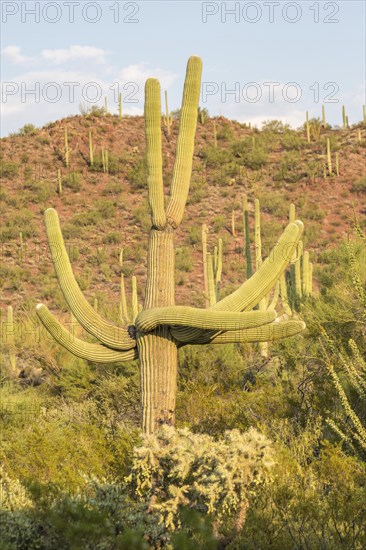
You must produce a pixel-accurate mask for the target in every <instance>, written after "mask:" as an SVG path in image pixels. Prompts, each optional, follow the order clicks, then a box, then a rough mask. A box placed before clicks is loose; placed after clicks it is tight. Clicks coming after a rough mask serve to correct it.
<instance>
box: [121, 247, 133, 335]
mask: <svg viewBox="0 0 366 550" xmlns="http://www.w3.org/2000/svg"><path fill="white" fill-rule="evenodd" d="M119 265H120V267H121V281H120V294H121V298H120V305H119V312H120V318H121V321H122V323H123V324H129V322H130V319H129V315H128V309H127V300H126V288H125V276H124V273H123V271H122V270H123V248H121V251H120V254H119Z"/></svg>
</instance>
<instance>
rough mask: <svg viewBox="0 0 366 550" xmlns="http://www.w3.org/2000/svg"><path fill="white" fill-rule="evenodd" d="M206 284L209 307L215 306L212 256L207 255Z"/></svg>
mask: <svg viewBox="0 0 366 550" xmlns="http://www.w3.org/2000/svg"><path fill="white" fill-rule="evenodd" d="M207 282H208V296H209V301H210V306H213V305H215V304H216V292H215V278H214V269H213V261H212V254H210V253H209V252H208V253H207Z"/></svg>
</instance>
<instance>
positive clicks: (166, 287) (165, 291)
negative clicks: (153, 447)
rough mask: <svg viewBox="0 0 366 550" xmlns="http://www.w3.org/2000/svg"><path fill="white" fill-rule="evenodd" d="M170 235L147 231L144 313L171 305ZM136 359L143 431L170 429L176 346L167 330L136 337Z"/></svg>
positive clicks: (172, 298) (172, 418)
mask: <svg viewBox="0 0 366 550" xmlns="http://www.w3.org/2000/svg"><path fill="white" fill-rule="evenodd" d="M173 236H174V233H173V231H172V230H171V229H169V228H167V229H165V230H164V231H156V230H154V229H153V230H151V233H150V239H149V251H148V264H147V281H146V293H145V304H144V310H147V309H150V308H154V307H163V306H173V305H174V244H173ZM137 346H138V350H139V357H140V373H141V380H140V383H141V402H142V415H143V430H144V431H145V432H147V433H152V432H154V431H155V430H156V429H157V428H158V427H159V425H160V424H170V425H174V422H175V414H174V411H175V398H176V386H177V369H178V354H177V344H176V342H175V340H174V338H173V336H172V335H171V333H170V328H169V326H160V327H158V328H156V329H155V330H154V331H152V332H149V333H143V332H142V333H138V334H137Z"/></svg>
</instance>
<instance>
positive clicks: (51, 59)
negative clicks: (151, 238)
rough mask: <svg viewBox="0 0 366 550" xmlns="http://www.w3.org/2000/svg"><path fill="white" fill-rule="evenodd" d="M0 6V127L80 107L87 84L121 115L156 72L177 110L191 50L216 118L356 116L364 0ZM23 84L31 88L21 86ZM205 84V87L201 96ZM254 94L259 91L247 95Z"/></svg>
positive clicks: (361, 96) (361, 84)
mask: <svg viewBox="0 0 366 550" xmlns="http://www.w3.org/2000/svg"><path fill="white" fill-rule="evenodd" d="M1 8H2V14H1V16H2V19H1V21H2V23H1V27H2V28H1V30H2V39H1V49H2V64H1V65H2V66H1V68H2V80H3V81H4V82H5V84H3V88H2V113H3V121H2V135H7V134H8V132H12V131H15V130H17V129H18V128H19V127H21V126H23V125H24V124H25V123H33V124H35V125H37V126H40V125H43V124H45V123H47V122H49V121H51V120H55V119H59V118H62V117H64V116H67V115H68V114H78V113H79V112H80V111H79V104H80V102H81V101H83V100H87V99H88V98H89V99H93V97H92V95H91V94H92V92H98V93H99V94H100V95H101V97H102V98H101V100H100V101H99V104H100V105H101V104H102V103H103V97H104V95H107V96H108V105H109V109H110V111H111V112H116V104H115V103H114V98H113V95H114V90H117V88H118V89H120V90H121V91H122V93H123V96H124V98H125V104H124V110H125V112H126V113H130V114H134V113H137V114H139V113H142V108H143V103H142V100H143V85H144V81H145V80H146V78H147V77H148V76H157V77H159V78H160V80H161V84H162V89H163V90H164V89H168V92H169V99H170V108H171V109H175V108H178V107H179V106H180V101H181V91H182V83H183V78H184V71H185V65H186V61H187V58H188V57H189V55H192V54H197V55H200V56H201V57H202V59H203V64H204V70H203V77H202V80H203V88H202V96H201V105H202V106H205V107H207V108H208V109H209V111H210V113H211V114H213V115H219V114H223V115H225V116H228V117H230V118H235V119H237V120H240V121H246V122H249V121H250V122H252V124H257V125H258V126H260V124H261V122H262V121H263V120H268V119H273V118H279V119H282V120H283V121H287V122H289V123H290V124H291V125H292V126H294V127H296V126H298V125H300V124H301V123H302V122H303V120H304V116H305V111H306V110H308V111H309V112H310V115H311V116H319V114H320V112H321V103H322V102H325V104H326V113H327V118H328V121H329V122H330V123H331V124H340V123H341V105H342V104H345V105H346V107H347V112H348V115H349V120H350V123H355V122H357V121H359V120H361V118H362V104H363V103H365V3H364V2H363V1H352V0H346V1H337V2H328V1H327V2H314V1H311V2H307V1H298V2H286V1H281V2H279V1H277V2H275V1H273V2H271V1H269V2H265V1H264V2H263V1H257V2H221V1H220V2H200V1H191V2H187V1H180V2H176V1H155V0H152V1H151V0H149V1H136V2H123V1H120V2H118V1H116V0H113V1H108V0H106V1H102V2H88V1H85V2H84V1H82V0H79V1H78V2H77V1H75V2H72V1H70V2H66V1H65V2H64V1H58V2H47V1H46V2H22V1H20V2H14V1H11V2H6V1H4V0H3V1H2V3H1ZM225 9H226V10H234V9H235V10H236V12H235V14H228V13H227V14H226V21H225ZM32 10H36V12H37V15H36V16H35V15H34V14H32V13H31V11H32ZM72 11H73V12H74V21H73V22H71V21H70V16H71V13H72ZM211 12H212V13H211ZM38 14H39V22H36V21H35V17H38ZM205 14H207V15H206V22H204V21H203V20H204V19H205ZM94 18H95V19H96V22H94V23H93V22H91V21H92V20H93V19H94ZM235 19H236V20H235ZM317 19H318V22H316V20H317ZM129 20H135V21H136V22H134V23H133V22H128V21H129ZM52 21H54V22H52ZM291 21H293V22H291ZM335 21H337V22H335ZM70 82H73V83H74V84H73V86H74V91H75V94H74V97H72V96H70V89H71V85H70V84H67V83H70ZM50 83H53V84H50ZM91 83H95V84H91ZM128 83H130V84H128ZM133 83H134V84H133ZM208 83H210V84H208ZM250 83H254V84H253V85H252V84H250ZM265 83H267V84H265ZM268 83H278V84H276V85H274V84H273V85H270V84H268ZM289 83H295V84H291V85H289ZM126 84H128V87H127V88H126V89H123V86H125V85H126ZM271 86H274V88H273V98H271V97H270V88H271ZM31 88H33V89H36V95H31V94H29V93H28V94H27V93H26V92H27V90H28V91H29V89H31ZM109 88H111V89H109ZM225 89H226V90H229V89H236V91H237V96H235V95H234V94H227V95H226V97H225ZM207 90H211V95H207V97H206V100H207V101H205V95H206V94H205V91H207ZM82 92H83V94H84V98H83V95H82ZM129 94H130V99H128V95H129ZM255 94H258V97H259V96H261V97H260V99H259V100H258V101H256V102H255V101H254V97H255ZM317 95H318V97H316V96H317ZM56 96H58V97H56ZM300 96H301V97H300ZM327 96H328V99H327ZM133 99H138V102H137V103H134V102H132V101H131V100H133ZM271 99H272V101H271ZM295 99H298V101H295ZM331 99H333V101H334V102H329V100H331ZM85 102H86V101H85Z"/></svg>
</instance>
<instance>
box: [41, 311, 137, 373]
mask: <svg viewBox="0 0 366 550" xmlns="http://www.w3.org/2000/svg"><path fill="white" fill-rule="evenodd" d="M36 312H37V315H38V317H39V319H40V321H41V323H42V324H43V326H44V327H45V328H46V330H47V331H48V332H49V333H50V334H51V336H52V337H53V338H54V339H55V340H56V341H57V342H58V343H59V344H61V346H63V347H64V348H66V349H67V350H68V351H70V352H71V353H73V354H74V355H76V356H77V357H81V358H82V359H87V360H88V361H95V362H96V363H119V362H121V361H132V360H133V359H137V357H138V353H137V349H136V348H134V349H131V350H128V351H116V350H113V349H108V348H107V347H105V346H102V345H100V344H91V343H89V342H84V341H83V340H80V339H79V338H75V337H74V336H73V335H72V334H70V332H69V331H68V330H67V329H66V328H64V327H63V326H62V325H61V324H60V323H59V322H58V321H57V319H56V317H55V316H54V315H53V314H52V313H51V312H50V311H49V309H48V308H47V307H46V306H45V305H43V304H38V305H37V307H36Z"/></svg>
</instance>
